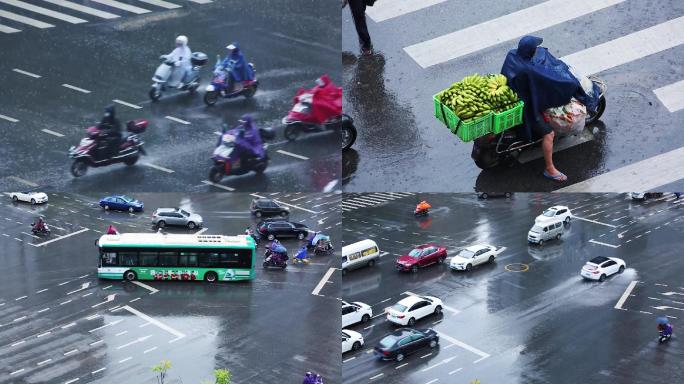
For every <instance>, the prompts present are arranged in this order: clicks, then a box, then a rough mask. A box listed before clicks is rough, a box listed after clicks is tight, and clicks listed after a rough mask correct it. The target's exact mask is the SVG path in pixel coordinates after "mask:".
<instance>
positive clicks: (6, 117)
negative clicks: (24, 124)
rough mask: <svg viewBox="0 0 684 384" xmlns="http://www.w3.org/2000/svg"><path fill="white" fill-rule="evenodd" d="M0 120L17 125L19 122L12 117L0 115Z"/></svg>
mask: <svg viewBox="0 0 684 384" xmlns="http://www.w3.org/2000/svg"><path fill="white" fill-rule="evenodd" d="M0 119H3V120H7V121H9V122H10V123H18V122H19V120H17V119H15V118H14V117H9V116H7V115H0Z"/></svg>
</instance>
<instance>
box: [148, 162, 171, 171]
mask: <svg viewBox="0 0 684 384" xmlns="http://www.w3.org/2000/svg"><path fill="white" fill-rule="evenodd" d="M143 165H146V166H148V167H150V168H154V169H156V170H158V171H162V172H166V173H174V172H175V171H174V170H173V169H168V168H164V167H161V166H159V165H155V164H152V163H143Z"/></svg>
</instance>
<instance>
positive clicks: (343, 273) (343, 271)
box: [342, 268, 347, 276]
mask: <svg viewBox="0 0 684 384" xmlns="http://www.w3.org/2000/svg"><path fill="white" fill-rule="evenodd" d="M346 274H347V269H346V268H342V276H344V275H346Z"/></svg>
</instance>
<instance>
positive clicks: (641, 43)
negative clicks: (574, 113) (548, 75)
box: [562, 16, 684, 74]
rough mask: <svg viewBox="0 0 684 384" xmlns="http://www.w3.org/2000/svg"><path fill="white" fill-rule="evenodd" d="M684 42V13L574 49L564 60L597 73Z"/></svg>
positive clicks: (581, 69) (581, 68) (580, 68)
mask: <svg viewBox="0 0 684 384" xmlns="http://www.w3.org/2000/svg"><path fill="white" fill-rule="evenodd" d="M682 43H684V16H680V17H678V18H676V19H672V20H670V21H666V22H664V23H660V24H657V25H654V26H652V27H649V28H646V29H642V30H640V31H637V32H634V33H630V34H629V35H625V36H622V37H619V38H617V39H615V40H611V41H608V42H606V43H603V44H599V45H596V46H593V47H591V48H587V49H585V50H582V51H579V52H575V53H573V54H571V55H568V56H565V57H562V60H563V61H565V62H566V63H568V64H570V65H572V66H573V67H575V68H576V69H577V70H578V71H579V72H581V73H584V74H594V73H598V72H601V71H605V70H606V69H610V68H613V67H617V66H618V65H622V64H625V63H629V62H630V61H634V60H637V59H641V58H642V57H646V56H649V55H652V54H654V53H658V52H661V51H664V50H666V49H670V48H672V47H676V46H678V45H680V44H682Z"/></svg>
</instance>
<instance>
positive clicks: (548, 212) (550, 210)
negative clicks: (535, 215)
mask: <svg viewBox="0 0 684 384" xmlns="http://www.w3.org/2000/svg"><path fill="white" fill-rule="evenodd" d="M555 214H556V211H554V210H552V209H547V210H546V211H544V213H543V214H542V215H543V216H546V217H553V216H554V215H555Z"/></svg>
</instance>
